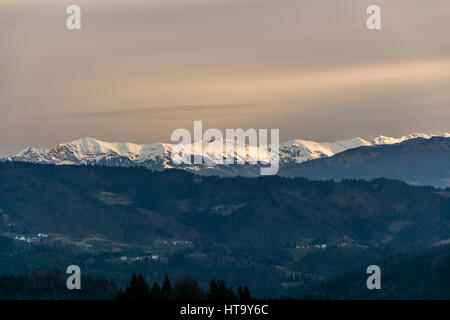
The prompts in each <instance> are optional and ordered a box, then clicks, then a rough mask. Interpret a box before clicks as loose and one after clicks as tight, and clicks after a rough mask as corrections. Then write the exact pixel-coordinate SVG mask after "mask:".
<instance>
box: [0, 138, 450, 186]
mask: <svg viewBox="0 0 450 320" xmlns="http://www.w3.org/2000/svg"><path fill="white" fill-rule="evenodd" d="M448 138H450V133H444V134H442V135H433V134H424V133H415V134H410V135H406V136H403V137H400V138H393V137H387V136H382V135H380V136H378V137H376V138H374V139H371V140H365V139H363V138H360V137H356V138H352V139H347V140H340V141H336V142H332V143H330V142H314V141H308V140H302V139H295V140H290V141H287V142H283V143H280V146H279V150H280V151H279V155H280V171H279V174H280V175H282V176H287V177H307V178H310V179H322V180H324V179H325V180H326V179H334V180H340V179H343V178H361V179H371V178H378V177H387V178H395V179H400V180H403V181H406V182H408V183H411V184H417V185H434V186H439V187H447V186H450V172H449V170H450V167H449V166H448V163H449V161H450V146H449V144H450V139H448ZM174 147H175V145H174V144H166V143H155V144H134V143H118V142H113V143H110V142H105V141H101V140H98V139H94V138H90V137H87V138H82V139H79V140H75V141H71V142H67V143H61V144H59V145H57V146H56V147H54V148H52V149H44V148H32V147H30V148H27V149H25V150H23V151H22V152H20V153H19V154H18V155H16V156H13V157H8V158H3V159H1V160H3V161H14V162H30V163H36V164H55V165H102V166H114V167H116V166H119V167H145V168H147V169H152V170H156V171H163V170H166V169H171V168H177V169H182V170H186V171H189V172H193V173H196V174H199V175H218V176H244V177H256V176H259V173H260V170H259V168H260V165H251V164H249V161H250V160H255V161H257V160H259V159H261V158H262V157H264V156H266V157H267V153H268V151H267V150H266V151H264V150H262V149H261V148H258V147H249V146H248V145H239V144H237V145H236V148H235V149H233V148H229V147H226V148H224V151H223V153H222V154H211V153H209V152H207V151H203V153H202V154H200V156H203V159H204V162H203V164H200V165H188V164H175V163H173V161H172V159H171V154H172V150H173V148H174ZM190 148H191V150H194V147H193V144H191V146H190ZM195 155H196V154H195V153H193V156H195ZM221 157H222V158H227V157H232V158H233V159H234V161H235V162H238V161H244V162H245V164H244V165H220V164H214V162H215V160H216V159H218V158H221Z"/></svg>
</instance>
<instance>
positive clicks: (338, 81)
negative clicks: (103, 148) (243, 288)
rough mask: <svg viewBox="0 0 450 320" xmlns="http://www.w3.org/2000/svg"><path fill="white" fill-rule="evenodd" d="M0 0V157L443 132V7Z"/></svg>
mask: <svg viewBox="0 0 450 320" xmlns="http://www.w3.org/2000/svg"><path fill="white" fill-rule="evenodd" d="M72 3H73V1H65V0H45V1H32V0H14V1H12V0H0V46H1V50H0V156H2V155H6V154H13V153H17V152H18V151H20V150H21V149H23V148H25V147H26V146H29V145H33V146H45V147H49V146H52V145H54V144H56V143H58V142H63V141H68V140H74V139H77V138H80V137H83V136H94V137H97V138H99V139H102V140H107V141H108V140H109V141H112V140H114V141H132V142H137V143H151V142H157V141H164V142H168V141H169V139H170V133H171V132H172V130H174V129H176V128H178V127H186V128H191V127H192V123H193V120H204V123H205V127H217V128H220V129H224V128H235V127H244V128H251V127H253V128H280V134H281V139H282V140H288V139H292V138H305V139H311V140H322V141H323V140H328V141H333V140H337V139H342V138H349V137H352V136H363V137H368V136H372V135H377V134H385V135H394V136H395V135H403V134H406V133H411V132H415V131H424V132H436V133H438V132H441V131H450V127H449V123H450V41H449V30H450V20H449V19H448V17H449V12H450V2H449V1H448V0H435V1H433V5H432V6H431V5H429V2H428V1H425V0H396V1H386V0H379V1H377V3H378V4H379V5H380V6H381V8H382V26H383V29H382V30H380V31H368V30H367V29H366V27H365V19H366V13H365V9H366V8H367V6H368V5H369V4H372V3H373V1H365V0H346V1H336V0H323V1H312V0H308V1H307V0H276V1H275V0H258V1H257V0H233V1H230V0H214V1H212V0H183V1H182V0H164V1H162V0H151V1H144V0H129V1H125V0H123V1H121V0H114V1H106V0H99V1H88V0H80V1H77V4H79V5H80V6H81V8H82V30H81V31H68V30H67V29H66V28H65V19H66V17H67V15H66V13H65V8H66V7H67V6H68V5H69V4H72Z"/></svg>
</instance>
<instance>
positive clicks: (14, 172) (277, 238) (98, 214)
mask: <svg viewBox="0 0 450 320" xmlns="http://www.w3.org/2000/svg"><path fill="white" fill-rule="evenodd" d="M449 195H450V190H449V189H447V190H444V189H435V188H431V187H413V186H411V185H408V184H406V183H404V182H401V181H395V180H387V179H376V180H373V181H362V180H361V181H358V180H344V181H342V182H340V183H336V182H333V181H309V180H307V179H304V178H295V179H291V178H281V177H277V176H272V177H260V178H239V177H236V178H219V177H200V176H196V175H194V174H190V173H187V172H184V171H176V170H168V171H164V172H152V171H150V170H147V169H143V168H119V167H117V168H115V167H97V166H54V165H34V164H25V163H9V162H5V163H1V164H0V235H1V236H2V237H5V238H9V239H11V240H13V241H14V244H15V249H11V250H12V251H11V256H8V257H5V258H4V259H3V260H4V263H5V264H4V265H3V267H1V270H0V271H2V272H9V271H11V270H9V269H8V268H13V269H14V270H16V269H20V268H24V267H23V266H27V265H33V266H34V267H39V266H41V267H45V268H47V269H48V268H52V267H56V265H54V264H56V263H57V262H56V261H57V260H58V258H59V257H63V256H64V257H66V258H65V260H64V261H60V262H58V263H60V264H59V265H57V267H59V268H64V266H67V265H66V261H67V262H68V263H70V264H71V263H72V260H73V259H72V258H70V256H73V254H75V253H73V254H72V253H71V255H70V256H68V255H67V252H68V251H67V250H66V249H64V250H65V251H64V250H62V251H61V250H60V249H51V248H53V246H55V245H57V246H63V247H68V248H71V249H70V250H75V249H76V250H84V251H86V252H87V253H86V254H93V255H96V254H97V253H98V252H101V253H102V256H98V255H96V256H92V257H91V256H90V259H85V258H83V259H82V261H83V263H84V261H86V263H87V262H88V261H89V263H90V265H89V268H90V271H91V273H92V274H95V272H97V271H98V270H100V267H99V266H100V265H101V270H102V272H109V273H111V274H112V275H111V277H110V278H112V279H116V278H115V277H116V276H120V277H122V275H124V274H126V277H128V276H129V274H130V273H132V272H134V270H135V269H136V268H138V266H139V265H140V264H139V263H140V262H139V261H143V260H142V259H144V260H145V259H147V260H148V259H150V261H155V262H148V263H149V265H148V266H147V265H146V264H142V265H141V267H139V269H140V270H142V272H147V274H146V275H147V276H148V277H149V279H150V281H152V279H153V278H152V277H161V276H163V275H164V274H165V273H168V272H169V273H171V275H172V273H173V274H174V277H176V278H180V277H182V276H184V275H186V274H189V275H192V276H193V277H194V278H196V279H198V280H199V281H200V282H201V283H202V285H204V286H205V285H207V281H209V280H210V279H213V278H216V279H217V278H219V279H225V280H226V281H227V282H228V283H230V284H232V285H234V286H237V285H239V284H240V283H245V284H248V285H249V288H250V289H251V290H252V292H255V295H256V296H265V297H267V296H271V295H282V294H283V290H284V289H285V288H288V287H291V286H299V287H301V288H306V286H308V285H310V284H313V283H315V282H316V281H318V280H321V279H322V280H323V279H328V278H332V277H335V276H337V275H341V274H344V273H345V272H349V271H351V270H352V268H355V267H357V264H359V263H360V264H361V265H362V264H366V263H369V264H371V263H373V261H374V260H377V259H379V258H381V257H384V256H387V255H391V254H393V253H398V252H400V251H403V250H416V249H421V248H428V247H430V246H432V245H435V244H438V243H445V242H446V241H447V239H449V238H450V197H449ZM18 244H20V246H18ZM22 244H23V245H22ZM40 245H45V246H50V249H45V250H44V249H43V250H40V249H39V250H38V249H33V250H34V251H32V253H33V254H30V251H29V250H31V249H32V248H39V246H40ZM24 250H25V251H24ZM27 250H28V251H27ZM21 252H27V254H22V253H21ZM121 256H124V257H125V258H124V259H125V260H123V259H122V258H121ZM127 257H128V258H127ZM50 258H51V259H50ZM5 259H6V260H5ZM126 259H128V260H126ZM3 260H2V261H3ZM147 260H145V261H147ZM99 261H101V263H100V262H99ZM19 262H20V263H19ZM44 262H46V264H45V265H44ZM2 263H3V262H2ZM142 263H144V262H142ZM145 263H147V262H145ZM144 265H145V266H147V267H145V268H144V267H143V266H144ZM125 267H126V272H125V271H123V270H125ZM24 271H26V270H24ZM261 277H264V281H261ZM119 282H120V281H119Z"/></svg>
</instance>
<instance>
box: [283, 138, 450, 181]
mask: <svg viewBox="0 0 450 320" xmlns="http://www.w3.org/2000/svg"><path fill="white" fill-rule="evenodd" d="M280 174H281V175H283V176H288V177H306V178H309V179H320V180H326V179H335V180H340V179H373V178H379V177H386V178H392V179H398V180H402V181H406V182H408V183H410V184H417V185H434V186H439V187H447V186H450V139H449V138H444V137H433V138H430V139H423V138H419V139H413V140H407V141H404V142H402V143H398V144H393V145H378V146H366V147H360V148H355V149H351V150H346V151H344V152H342V153H339V154H336V155H334V156H332V157H329V158H324V159H318V160H314V161H308V162H304V163H302V164H293V165H290V166H285V167H284V168H281V170H280Z"/></svg>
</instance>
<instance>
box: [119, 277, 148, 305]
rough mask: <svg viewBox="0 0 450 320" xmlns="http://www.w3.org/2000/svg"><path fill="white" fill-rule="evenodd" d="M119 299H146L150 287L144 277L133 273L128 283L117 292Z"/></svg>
mask: <svg viewBox="0 0 450 320" xmlns="http://www.w3.org/2000/svg"><path fill="white" fill-rule="evenodd" d="M119 298H120V299H125V300H146V299H149V298H150V288H149V286H148V284H147V281H146V280H145V278H144V277H143V276H142V275H141V274H139V275H136V274H134V273H133V275H132V276H131V280H130V283H129V284H128V285H127V287H126V288H125V291H124V292H123V293H120V294H119Z"/></svg>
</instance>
